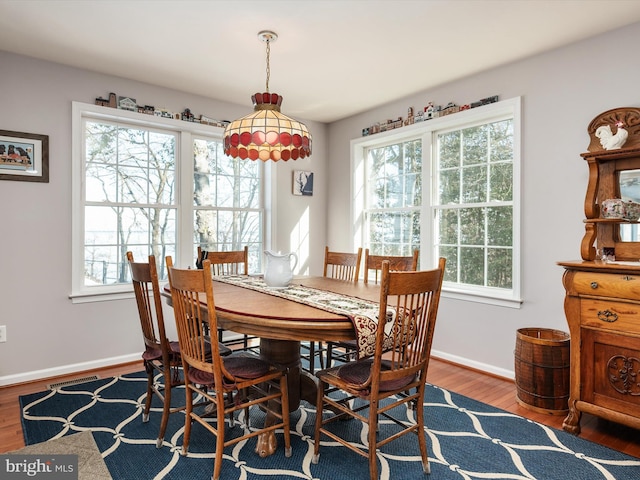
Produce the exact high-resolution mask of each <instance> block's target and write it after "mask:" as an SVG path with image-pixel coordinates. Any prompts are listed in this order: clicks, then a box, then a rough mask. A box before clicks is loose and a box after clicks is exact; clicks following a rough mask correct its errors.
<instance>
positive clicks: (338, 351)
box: [326, 248, 420, 367]
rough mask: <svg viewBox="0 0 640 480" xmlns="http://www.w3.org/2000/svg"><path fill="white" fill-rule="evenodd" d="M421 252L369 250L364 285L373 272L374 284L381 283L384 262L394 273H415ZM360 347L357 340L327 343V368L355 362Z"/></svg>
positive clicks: (365, 257)
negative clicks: (399, 253)
mask: <svg viewBox="0 0 640 480" xmlns="http://www.w3.org/2000/svg"><path fill="white" fill-rule="evenodd" d="M419 254H420V251H419V250H417V249H416V250H414V251H413V255H408V256H397V255H396V256H394V255H369V249H368V248H367V249H365V251H364V283H369V275H370V273H371V272H372V271H373V272H374V273H373V280H374V283H379V282H380V280H381V275H382V262H383V261H385V260H388V261H389V268H390V270H391V271H393V272H415V271H416V270H417V269H418V255H419ZM357 350H358V346H357V344H356V341H355V340H343V341H339V342H327V348H326V353H327V355H326V357H327V366H328V367H330V366H331V365H333V362H334V360H339V361H343V362H348V361H350V360H355V357H356V352H357Z"/></svg>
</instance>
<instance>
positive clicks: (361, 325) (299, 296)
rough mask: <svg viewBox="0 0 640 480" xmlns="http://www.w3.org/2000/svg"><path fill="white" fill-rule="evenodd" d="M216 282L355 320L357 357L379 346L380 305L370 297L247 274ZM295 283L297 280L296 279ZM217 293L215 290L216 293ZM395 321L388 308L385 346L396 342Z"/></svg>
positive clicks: (367, 355)
mask: <svg viewBox="0 0 640 480" xmlns="http://www.w3.org/2000/svg"><path fill="white" fill-rule="evenodd" d="M214 280H215V281H219V282H224V283H230V284H233V285H237V286H239V287H244V288H249V289H251V290H257V291H259V292H262V293H266V294H269V295H273V296H275V297H281V298H286V299H287V300H291V301H294V302H298V303H302V304H304V305H308V306H310V307H314V308H319V309H321V310H325V311H327V312H331V313H336V314H338V315H344V316H345V317H347V318H349V319H350V320H351V322H352V323H353V328H354V329H355V331H356V343H357V347H358V358H365V357H369V356H371V355H373V354H374V353H375V349H376V330H377V328H378V312H379V309H380V304H379V303H378V302H372V301H370V300H363V299H361V298H357V297H352V296H349V295H343V294H340V293H334V292H329V291H327V290H320V289H317V288H312V287H307V286H304V285H296V284H295V283H292V284H290V285H289V286H288V287H286V288H272V287H267V285H266V284H265V283H264V280H263V278H262V277H259V276H246V275H216V276H215V277H214ZM294 282H295V280H294ZM214 295H215V292H214ZM395 320H396V312H395V309H394V308H389V309H388V310H387V318H386V322H387V323H386V325H385V339H384V342H383V349H384V350H386V349H387V348H390V347H391V345H392V342H393V338H392V332H393V327H394V324H395Z"/></svg>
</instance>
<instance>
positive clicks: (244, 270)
mask: <svg viewBox="0 0 640 480" xmlns="http://www.w3.org/2000/svg"><path fill="white" fill-rule="evenodd" d="M205 258H206V259H208V260H209V262H211V274H212V275H214V276H216V275H248V274H249V247H247V246H246V245H245V247H244V248H243V249H242V250H231V251H226V252H219V251H206V250H202V248H201V247H198V260H197V261H196V267H198V268H202V262H203V261H204V259H205ZM224 331H225V330H224V329H223V328H218V341H219V342H220V343H222V344H223V345H226V346H227V347H230V348H233V347H234V346H235V345H238V344H239V343H242V350H257V349H259V348H260V347H259V345H258V344H255V345H250V343H251V342H252V341H253V340H255V341H257V337H254V336H250V335H247V334H246V333H245V334H243V335H242V337H241V338H240V339H238V338H237V337H235V338H230V339H227V340H225V339H224Z"/></svg>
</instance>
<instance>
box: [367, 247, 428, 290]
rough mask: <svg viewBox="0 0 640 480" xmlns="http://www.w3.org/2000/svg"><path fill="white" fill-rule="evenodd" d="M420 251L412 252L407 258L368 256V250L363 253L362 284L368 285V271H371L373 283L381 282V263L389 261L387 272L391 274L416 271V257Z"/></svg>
mask: <svg viewBox="0 0 640 480" xmlns="http://www.w3.org/2000/svg"><path fill="white" fill-rule="evenodd" d="M419 253H420V251H419V250H414V251H413V255H410V256H408V257H401V256H388V255H387V256H385V255H369V249H368V248H367V249H366V250H365V251H364V283H369V270H373V271H374V272H375V273H374V282H375V283H378V282H379V281H380V280H381V278H382V277H381V275H380V274H381V272H382V262H383V261H384V260H389V270H391V271H393V272H415V271H416V270H417V269H418V255H419Z"/></svg>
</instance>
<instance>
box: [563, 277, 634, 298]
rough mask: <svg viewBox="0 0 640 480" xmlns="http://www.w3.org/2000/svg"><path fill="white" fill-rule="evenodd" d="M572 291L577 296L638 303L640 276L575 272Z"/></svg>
mask: <svg viewBox="0 0 640 480" xmlns="http://www.w3.org/2000/svg"><path fill="white" fill-rule="evenodd" d="M573 289H575V291H576V293H578V294H579V295H592V296H596V297H615V298H625V299H629V300H637V301H640V275H630V274H626V273H621V274H615V273H593V272H576V274H575V276H574V277H573Z"/></svg>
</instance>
